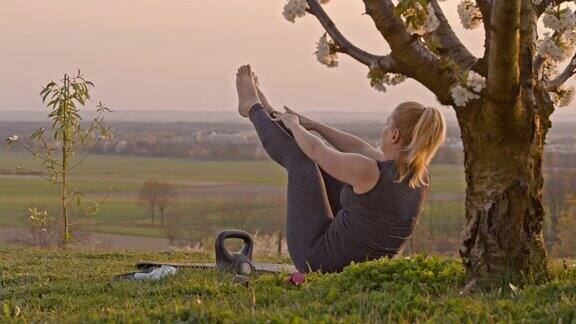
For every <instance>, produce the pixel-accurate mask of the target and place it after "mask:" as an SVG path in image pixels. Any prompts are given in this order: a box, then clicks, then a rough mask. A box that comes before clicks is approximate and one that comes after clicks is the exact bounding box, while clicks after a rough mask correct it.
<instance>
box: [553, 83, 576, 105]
mask: <svg viewBox="0 0 576 324" xmlns="http://www.w3.org/2000/svg"><path fill="white" fill-rule="evenodd" d="M551 97H552V101H553V102H554V104H555V105H557V106H559V107H566V106H568V105H569V104H570V103H571V102H572V99H574V87H568V86H562V87H560V88H559V89H558V90H557V91H556V92H552V93H551Z"/></svg>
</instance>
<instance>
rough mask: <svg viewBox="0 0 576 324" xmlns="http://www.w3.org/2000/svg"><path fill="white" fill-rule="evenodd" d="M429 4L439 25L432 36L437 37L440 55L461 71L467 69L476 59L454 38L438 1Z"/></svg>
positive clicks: (433, 0) (431, 0) (431, 1)
mask: <svg viewBox="0 0 576 324" xmlns="http://www.w3.org/2000/svg"><path fill="white" fill-rule="evenodd" d="M430 4H432V7H433V8H434V12H435V14H436V18H438V22H439V23H440V24H439V26H438V28H437V29H436V30H435V31H434V35H436V36H437V37H438V40H439V41H440V44H441V45H442V48H441V49H439V51H440V54H441V55H444V56H447V57H449V58H451V59H452V60H453V61H454V62H456V63H458V65H460V66H461V67H462V68H463V69H466V70H467V69H469V68H470V66H472V65H474V63H476V60H477V58H476V57H474V55H472V54H471V53H470V51H468V49H467V48H466V46H464V44H462V42H461V41H460V39H459V38H458V37H457V36H456V34H455V33H454V30H453V29H452V26H450V23H449V22H448V19H446V16H445V15H444V11H443V10H442V8H441V7H440V5H439V4H438V1H437V0H430Z"/></svg>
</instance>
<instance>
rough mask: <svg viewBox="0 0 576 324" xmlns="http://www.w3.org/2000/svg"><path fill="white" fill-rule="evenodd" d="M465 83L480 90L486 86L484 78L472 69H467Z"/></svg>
mask: <svg viewBox="0 0 576 324" xmlns="http://www.w3.org/2000/svg"><path fill="white" fill-rule="evenodd" d="M466 85H467V86H468V87H470V88H471V89H472V90H474V91H476V92H480V91H482V89H484V88H485V87H486V78H485V77H483V76H481V75H480V74H478V73H476V72H474V71H469V72H468V78H467V79H466Z"/></svg>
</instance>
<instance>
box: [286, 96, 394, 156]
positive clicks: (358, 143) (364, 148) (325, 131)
mask: <svg viewBox="0 0 576 324" xmlns="http://www.w3.org/2000/svg"><path fill="white" fill-rule="evenodd" d="M284 108H285V109H286V111H287V112H289V113H291V114H294V115H296V116H298V119H299V120H300V124H301V125H302V126H304V128H306V129H308V130H314V131H316V132H318V134H320V135H321V136H322V137H323V138H324V139H325V140H326V141H328V143H330V144H332V146H334V147H335V148H336V149H337V150H338V151H340V152H346V153H358V154H362V155H364V156H366V157H369V158H371V159H374V160H377V161H382V160H385V157H384V153H382V152H381V151H379V150H377V149H375V148H374V147H373V146H372V145H370V144H368V143H367V142H366V141H364V140H363V139H361V138H359V137H357V136H354V135H352V134H348V133H346V132H343V131H341V130H338V129H336V128H334V127H331V126H328V125H326V124H323V123H321V122H318V121H315V120H312V119H310V118H307V117H304V116H302V115H300V114H298V113H296V112H295V111H293V110H292V109H290V108H288V107H284Z"/></svg>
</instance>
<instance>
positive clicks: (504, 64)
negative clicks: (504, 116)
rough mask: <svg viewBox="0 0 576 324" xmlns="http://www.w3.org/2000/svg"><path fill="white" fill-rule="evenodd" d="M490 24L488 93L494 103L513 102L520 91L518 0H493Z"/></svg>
mask: <svg viewBox="0 0 576 324" xmlns="http://www.w3.org/2000/svg"><path fill="white" fill-rule="evenodd" d="M490 25H491V28H490V48H489V51H488V70H489V72H488V80H487V89H488V95H489V97H490V100H491V101H493V102H496V103H498V104H504V105H506V104H514V103H516V102H517V99H518V94H519V92H520V87H519V83H520V73H519V66H518V65H519V62H518V61H519V47H520V46H519V37H520V32H519V29H520V28H519V27H520V0H494V1H493V5H492V14H491V17H490ZM514 106H515V105H514Z"/></svg>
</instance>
